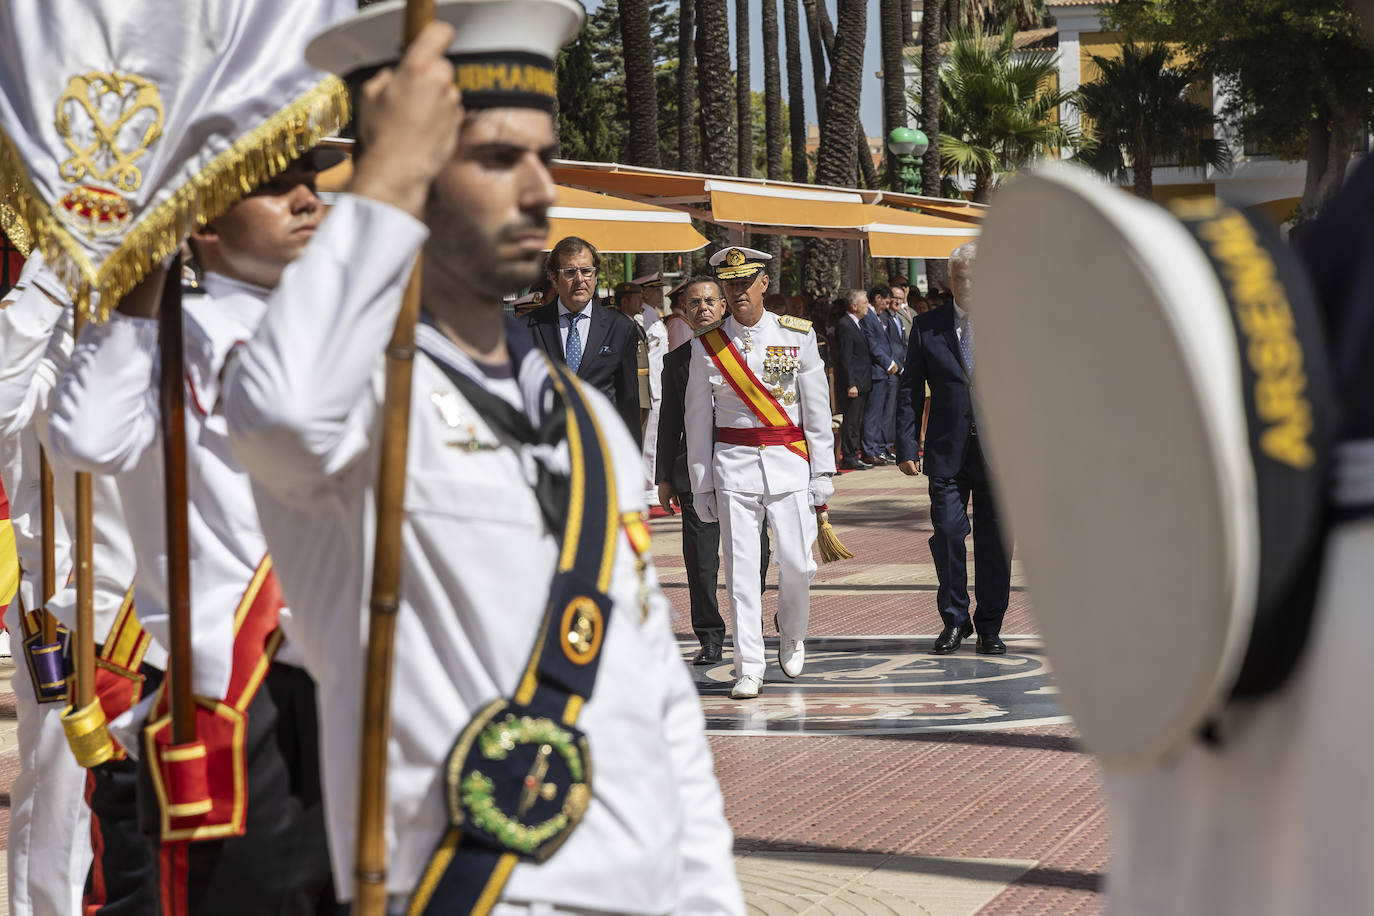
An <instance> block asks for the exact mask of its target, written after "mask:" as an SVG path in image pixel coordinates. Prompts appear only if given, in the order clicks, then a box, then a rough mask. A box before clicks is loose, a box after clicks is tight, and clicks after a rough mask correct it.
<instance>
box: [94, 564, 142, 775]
mask: <svg viewBox="0 0 1374 916" xmlns="http://www.w3.org/2000/svg"><path fill="white" fill-rule="evenodd" d="M152 641H153V638H152V637H151V636H149V635H148V633H147V632H146V631H145V630H144V629H143V626H142V625H141V624H140V623H139V622H138V615H137V614H136V613H134V590H133V588H132V587H131V588H130V589H129V591H128V593H127V594H126V595H125V596H124V603H123V604H121V605H120V606H119V613H118V614H117V615H115V621H114V625H113V626H111V627H110V633H109V635H108V636H106V637H105V645H104V646H103V647H102V648H101V650H100V654H99V655H97V656H96V659H95V696H96V699H98V700H99V701H100V707H101V709H103V710H104V711H105V721H106V722H113V721H114V720H115V719H116V718H118V717H119V716H122V715H123V714H124V713H126V712H128V711H129V710H130V709H133V708H134V706H135V705H136V704H137V703H138V701H139V700H140V699H142V698H143V680H144V678H143V674H142V673H141V672H140V671H139V668H140V667H141V666H142V665H143V656H144V654H145V653H146V652H147V651H148V646H149V644H150V643H152ZM114 747H115V757H114V759H116V760H123V759H124V756H125V754H124V749H123V748H122V747H120V746H119V742H118V741H116V742H114Z"/></svg>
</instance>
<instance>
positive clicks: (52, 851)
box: [5, 601, 91, 916]
mask: <svg viewBox="0 0 1374 916" xmlns="http://www.w3.org/2000/svg"><path fill="white" fill-rule="evenodd" d="M5 625H6V626H7V627H9V630H10V632H11V633H14V634H16V637H15V640H14V662H15V667H14V678H13V681H12V686H13V689H14V696H15V706H16V709H17V712H18V718H19V729H18V730H19V775H18V776H16V777H15V779H14V784H13V785H12V786H11V787H10V837H9V850H8V858H9V861H8V865H9V898H10V914H11V916H77V914H79V913H80V912H81V895H82V892H83V891H84V890H85V886H86V872H87V871H88V870H89V869H90V867H91V829H90V823H91V812H90V809H89V808H87V807H86V770H85V768H84V767H81V766H80V765H78V764H77V762H76V758H75V757H74V756H72V751H71V748H70V747H68V746H67V736H66V733H65V732H64V731H63V730H62V719H61V716H62V709H63V704H61V703H43V704H40V703H38V702H37V701H36V700H35V698H34V692H33V679H32V678H31V677H30V676H29V669H28V665H27V663H26V662H25V660H24V658H23V648H22V647H21V645H20V642H21V640H20V639H19V637H18V634H19V633H22V632H23V630H22V629H21V628H20V625H19V602H18V601H14V602H12V603H11V604H10V609H9V611H8V612H7V613H6V614H5Z"/></svg>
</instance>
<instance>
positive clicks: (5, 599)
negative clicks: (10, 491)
mask: <svg viewBox="0 0 1374 916" xmlns="http://www.w3.org/2000/svg"><path fill="white" fill-rule="evenodd" d="M18 591H19V551H18V549H17V548H16V547H15V544H14V526H13V525H12V524H10V501H9V497H8V496H6V495H5V482H4V481H3V480H0V613H4V611H5V609H6V608H7V607H9V604H10V602H11V601H13V600H14V596H15V593H16V592H18Z"/></svg>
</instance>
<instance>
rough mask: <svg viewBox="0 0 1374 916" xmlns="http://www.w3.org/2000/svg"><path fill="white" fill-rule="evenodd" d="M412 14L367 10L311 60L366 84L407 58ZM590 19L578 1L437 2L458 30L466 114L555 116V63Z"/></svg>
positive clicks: (452, 50)
mask: <svg viewBox="0 0 1374 916" xmlns="http://www.w3.org/2000/svg"><path fill="white" fill-rule="evenodd" d="M405 9H406V4H405V0H387V2H384V3H377V4H374V5H372V6H369V7H367V8H366V9H364V10H361V11H360V12H359V13H358V14H357V15H356V16H352V17H350V18H348V19H345V20H343V21H342V22H339V23H337V24H335V25H333V26H331V27H330V28H328V29H326V30H325V31H323V32H321V33H320V34H319V35H317V36H316V37H315V39H314V40H313V41H311V42H310V44H309V45H308V46H307V47H306V49H305V58H306V60H307V61H308V62H309V63H310V64H311V66H313V67H317V68H319V69H321V70H327V71H329V72H331V73H336V74H339V75H340V76H343V77H344V78H345V79H347V80H348V81H349V83H350V84H353V85H356V84H357V83H360V82H362V81H364V80H366V79H367V78H369V77H371V76H372V75H373V74H374V73H376V72H377V71H378V70H380V69H381V68H383V67H387V66H390V65H392V64H394V63H395V62H396V61H397V60H398V59H399V58H400V55H401V53H402V48H401V29H402V22H403V20H404V17H405ZM586 16H587V14H586V11H585V10H584V9H583V8H582V4H580V3H578V2H577V0H435V3H434V19H435V21H436V22H447V23H448V24H449V25H451V26H453V28H454V32H455V34H454V36H453V41H452V43H451V44H450V45H449V47H448V58H449V60H451V61H452V62H453V66H454V84H455V85H456V86H457V87H458V88H459V89H460V90H462V92H463V107H464V108H466V109H468V110H470V111H471V110H475V109H479V108H506V107H521V108H540V109H543V110H545V111H549V112H552V111H553V109H554V105H555V103H556V102H557V99H558V85H557V78H556V75H555V71H554V58H555V57H556V56H557V54H558V50H559V49H560V48H561V47H563V45H565V44H567V43H568V42H569V41H571V40H572V39H573V38H575V37H576V36H577V33H578V32H579V31H581V29H582V23H583V21H584V20H585V19H586Z"/></svg>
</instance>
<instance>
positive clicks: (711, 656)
mask: <svg viewBox="0 0 1374 916" xmlns="http://www.w3.org/2000/svg"><path fill="white" fill-rule="evenodd" d="M719 661H720V646H719V645H717V644H716V643H713V642H708V643H707V644H706V645H704V646H702V647H701V649H699V650H698V651H697V654H696V657H695V658H693V659H692V664H694V665H714V664H717V663H718V662H719Z"/></svg>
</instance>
